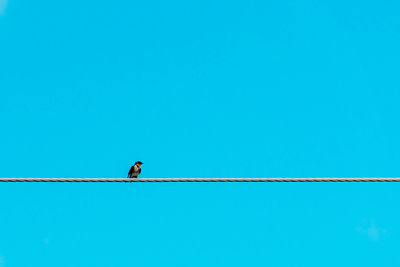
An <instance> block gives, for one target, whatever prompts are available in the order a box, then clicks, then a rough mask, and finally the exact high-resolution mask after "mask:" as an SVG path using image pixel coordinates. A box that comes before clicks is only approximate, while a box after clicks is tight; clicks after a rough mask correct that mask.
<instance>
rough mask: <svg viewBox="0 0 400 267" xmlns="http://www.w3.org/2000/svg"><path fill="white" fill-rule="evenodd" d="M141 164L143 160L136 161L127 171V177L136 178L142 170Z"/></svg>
mask: <svg viewBox="0 0 400 267" xmlns="http://www.w3.org/2000/svg"><path fill="white" fill-rule="evenodd" d="M142 164H143V162H141V161H136V162H135V165H133V166H132V167H131V169H130V170H129V172H128V178H138V176H139V174H140V173H141V172H142V167H141V166H142Z"/></svg>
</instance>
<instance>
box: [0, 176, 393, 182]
mask: <svg viewBox="0 0 400 267" xmlns="http://www.w3.org/2000/svg"><path fill="white" fill-rule="evenodd" d="M0 182H103V183H104V182H117V183H122V182H128V183H130V182H134V183H141V182H400V178H381V177H376V178H374V177H369V178H131V179H129V178H0Z"/></svg>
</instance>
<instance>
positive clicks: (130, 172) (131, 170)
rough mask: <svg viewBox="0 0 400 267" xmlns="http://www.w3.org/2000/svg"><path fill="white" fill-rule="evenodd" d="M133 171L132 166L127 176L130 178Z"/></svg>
mask: <svg viewBox="0 0 400 267" xmlns="http://www.w3.org/2000/svg"><path fill="white" fill-rule="evenodd" d="M134 171H135V168H134V166H132V167H131V169H130V170H129V172H128V175H129V176H130V175H131V174H132V173H133V172H134Z"/></svg>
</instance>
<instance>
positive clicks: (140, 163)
mask: <svg viewBox="0 0 400 267" xmlns="http://www.w3.org/2000/svg"><path fill="white" fill-rule="evenodd" d="M142 164H143V162H141V161H136V162H135V165H139V166H141V165H142Z"/></svg>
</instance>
